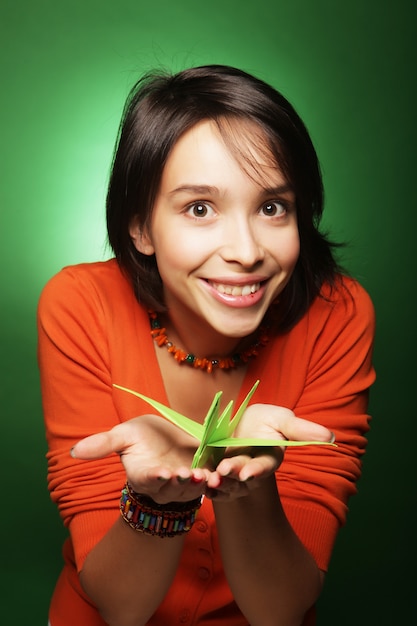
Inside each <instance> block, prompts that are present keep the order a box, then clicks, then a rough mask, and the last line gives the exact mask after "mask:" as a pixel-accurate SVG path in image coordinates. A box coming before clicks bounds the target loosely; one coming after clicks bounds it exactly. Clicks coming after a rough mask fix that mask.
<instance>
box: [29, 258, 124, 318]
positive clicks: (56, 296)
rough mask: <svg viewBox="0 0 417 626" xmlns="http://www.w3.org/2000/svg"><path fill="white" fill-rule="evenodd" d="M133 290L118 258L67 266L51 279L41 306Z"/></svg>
mask: <svg viewBox="0 0 417 626" xmlns="http://www.w3.org/2000/svg"><path fill="white" fill-rule="evenodd" d="M129 291H132V289H131V287H130V285H129V283H128V281H127V279H126V278H125V277H124V276H123V274H122V272H121V270H120V268H119V266H118V264H117V262H116V260H115V259H110V260H109V261H100V262H96V263H80V264H78V265H68V266H66V267H64V268H63V269H61V270H60V271H59V272H58V273H57V274H55V275H54V276H52V278H50V279H49V280H48V282H47V283H46V285H45V286H44V288H43V289H42V292H41V295H40V299H39V306H40V307H42V306H43V305H44V304H45V303H48V302H51V301H52V302H59V301H60V300H62V299H63V300H65V301H69V300H71V301H72V302H73V301H74V299H77V298H81V299H83V298H86V297H89V298H92V297H94V294H97V295H98V294H101V295H102V296H105V295H106V294H109V295H111V294H113V297H116V294H119V293H120V292H129Z"/></svg>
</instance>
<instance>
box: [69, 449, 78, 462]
mask: <svg viewBox="0 0 417 626" xmlns="http://www.w3.org/2000/svg"><path fill="white" fill-rule="evenodd" d="M74 448H75V446H72V448H71V450H70V456H72V458H73V459H76V458H77V457H76V456H75V450H74Z"/></svg>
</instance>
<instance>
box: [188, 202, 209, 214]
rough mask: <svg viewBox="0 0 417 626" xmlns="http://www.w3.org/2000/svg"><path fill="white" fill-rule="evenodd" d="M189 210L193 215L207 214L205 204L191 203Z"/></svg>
mask: <svg viewBox="0 0 417 626" xmlns="http://www.w3.org/2000/svg"><path fill="white" fill-rule="evenodd" d="M190 208H191V212H192V214H193V215H194V216H195V217H204V216H205V215H207V207H206V205H205V204H200V203H199V204H193V206H192V207H190Z"/></svg>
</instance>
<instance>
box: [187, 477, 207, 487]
mask: <svg viewBox="0 0 417 626" xmlns="http://www.w3.org/2000/svg"><path fill="white" fill-rule="evenodd" d="M190 480H191V482H192V483H194V484H196V485H199V484H200V483H202V482H203V481H204V478H197V477H196V476H191V478H190Z"/></svg>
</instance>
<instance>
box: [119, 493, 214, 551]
mask: <svg viewBox="0 0 417 626" xmlns="http://www.w3.org/2000/svg"><path fill="white" fill-rule="evenodd" d="M201 502H202V498H201V497H199V498H196V499H195V500H190V501H188V502H167V503H166V504H159V503H158V502H155V501H154V500H152V498H150V497H149V496H144V495H142V494H140V493H136V491H133V489H132V488H131V486H130V485H129V483H126V485H125V487H124V488H123V489H122V497H121V498H120V513H121V515H122V517H123V519H124V520H125V521H126V522H127V523H128V524H129V526H131V527H132V528H134V529H135V530H138V531H139V532H142V533H146V534H148V535H156V536H157V537H161V538H164V537H176V536H177V535H183V534H184V533H187V532H188V531H189V530H191V527H192V525H193V524H194V522H195V518H196V516H197V511H198V509H199V508H200V506H201Z"/></svg>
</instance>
